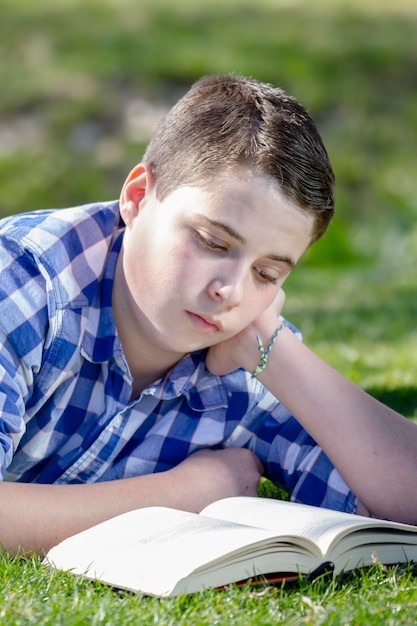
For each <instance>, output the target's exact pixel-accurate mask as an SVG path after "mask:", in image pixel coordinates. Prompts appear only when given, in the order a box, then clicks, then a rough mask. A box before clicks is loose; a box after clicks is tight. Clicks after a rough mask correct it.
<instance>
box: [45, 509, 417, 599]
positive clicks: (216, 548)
mask: <svg viewBox="0 0 417 626" xmlns="http://www.w3.org/2000/svg"><path fill="white" fill-rule="evenodd" d="M412 560H417V526H408V525H406V524H400V523H396V522H388V521H384V520H378V519H370V518H367V517H361V516H358V515H351V514H349V513H339V512H335V511H330V510H328V509H321V508H317V507H312V506H306V505H303V504H294V503H291V502H283V501H279V500H273V499H269V498H255V497H254V498H249V497H235V498H226V499H224V500H219V501H218V502H215V503H213V504H210V505H209V506H207V507H206V508H205V509H204V510H203V511H202V512H201V513H200V514H199V515H197V514H194V513H187V512H184V511H177V510H175V509H169V508H163V507H150V508H144V509H138V510H136V511H132V512H130V513H125V514H123V515H119V516H118V517H115V518H113V519H110V520H108V521H106V522H103V523H101V524H98V525H97V526H94V527H93V528H90V529H88V530H85V531H84V532H81V533H79V534H77V535H74V536H73V537H70V538H68V539H66V540H64V541H63V542H62V543H60V544H59V545H57V546H55V547H54V548H52V549H51V550H50V551H49V552H48V554H47V556H46V558H45V562H46V563H47V564H48V565H50V566H52V567H55V568H57V569H60V570H70V571H71V572H72V573H73V574H80V575H84V576H86V577H88V578H92V579H97V580H100V581H102V582H104V583H107V584H109V585H113V586H115V587H118V588H127V589H131V590H135V591H139V592H142V593H144V594H147V595H155V596H174V595H177V594H180V593H193V592H196V591H201V590H203V589H204V588H207V587H221V586H224V585H227V584H229V583H232V582H238V581H242V580H247V579H250V578H253V577H257V576H266V579H268V575H270V574H285V576H287V575H289V574H290V573H293V575H295V576H298V575H300V574H301V575H307V574H309V573H311V572H313V571H314V570H316V569H317V568H319V567H320V565H321V564H323V563H324V562H328V561H330V562H331V563H332V564H333V566H334V571H335V572H336V573H339V572H342V571H350V570H352V569H354V568H356V567H361V566H367V565H370V564H372V563H374V562H375V561H377V562H380V563H383V564H387V565H388V564H394V563H401V562H407V561H412Z"/></svg>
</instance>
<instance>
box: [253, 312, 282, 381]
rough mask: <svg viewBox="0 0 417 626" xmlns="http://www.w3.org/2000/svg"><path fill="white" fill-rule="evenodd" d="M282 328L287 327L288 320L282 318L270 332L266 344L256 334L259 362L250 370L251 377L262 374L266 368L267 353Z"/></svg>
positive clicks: (269, 351) (268, 353)
mask: <svg viewBox="0 0 417 626" xmlns="http://www.w3.org/2000/svg"><path fill="white" fill-rule="evenodd" d="M284 328H289V324H288V322H286V321H285V320H282V321H281V322H280V323H279V325H278V326H277V328H276V329H275V331H274V332H273V333H272V336H271V339H270V340H269V343H268V344H264V342H263V341H262V338H261V337H260V335H256V341H257V344H258V351H259V362H258V364H257V366H256V367H255V368H254V369H253V370H252V374H251V376H252V378H256V376H258V374H262V372H263V371H264V370H265V369H266V367H267V365H268V361H269V355H270V353H271V352H272V349H273V347H274V345H275V342H276V341H277V339H278V337H279V335H280V334H281V332H282V331H283V330H284Z"/></svg>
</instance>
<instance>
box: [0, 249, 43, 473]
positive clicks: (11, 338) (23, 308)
mask: <svg viewBox="0 0 417 626" xmlns="http://www.w3.org/2000/svg"><path fill="white" fill-rule="evenodd" d="M0 273H1V281H0V480H3V478H4V474H5V471H6V469H7V467H8V465H9V464H10V463H11V461H12V458H13V453H14V450H15V449H16V447H17V445H18V443H19V441H20V439H21V437H22V436H23V434H24V432H25V428H26V427H25V418H26V406H27V403H28V402H29V400H30V398H31V396H32V391H33V386H34V380H35V377H36V374H37V372H38V371H39V369H40V367H41V363H42V350H43V344H44V341H45V335H46V325H47V307H46V295H45V287H44V279H43V278H42V276H41V274H40V272H39V270H38V268H37V266H36V263H35V262H34V260H33V258H32V257H31V255H29V254H27V253H25V252H24V251H22V249H21V248H20V246H19V245H18V244H16V243H14V242H13V241H10V240H7V239H6V240H5V239H1V240H0Z"/></svg>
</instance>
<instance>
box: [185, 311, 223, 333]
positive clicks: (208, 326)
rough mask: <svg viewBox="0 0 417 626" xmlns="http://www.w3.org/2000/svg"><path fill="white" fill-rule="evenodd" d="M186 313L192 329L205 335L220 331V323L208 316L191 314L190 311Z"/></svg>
mask: <svg viewBox="0 0 417 626" xmlns="http://www.w3.org/2000/svg"><path fill="white" fill-rule="evenodd" d="M186 313H187V315H188V317H189V319H190V320H191V323H192V325H193V326H194V328H196V329H197V330H199V331H200V332H203V333H205V334H206V335H211V334H213V333H218V332H219V331H221V330H222V327H221V324H220V322H218V321H217V320H215V319H214V318H212V317H210V316H208V315H205V316H202V315H197V313H191V311H186Z"/></svg>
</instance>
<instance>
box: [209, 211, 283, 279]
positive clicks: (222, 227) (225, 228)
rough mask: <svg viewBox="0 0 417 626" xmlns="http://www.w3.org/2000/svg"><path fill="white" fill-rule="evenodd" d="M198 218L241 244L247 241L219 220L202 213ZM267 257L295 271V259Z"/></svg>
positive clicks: (271, 255)
mask: <svg viewBox="0 0 417 626" xmlns="http://www.w3.org/2000/svg"><path fill="white" fill-rule="evenodd" d="M198 217H199V218H200V219H201V220H202V221H203V222H205V223H206V224H207V225H210V226H214V227H215V228H218V229H219V230H222V231H223V232H225V233H227V234H228V235H229V236H230V237H232V238H233V239H235V240H236V241H238V242H239V243H241V244H245V243H246V239H245V238H244V237H242V235H240V234H239V233H238V232H236V231H235V229H234V228H232V227H231V226H229V225H228V224H225V223H224V222H219V221H217V220H211V219H210V218H209V217H207V216H206V215H202V214H201V213H200V214H198ZM266 256H267V258H268V259H271V260H272V261H277V262H278V263H285V264H286V265H288V266H289V268H290V269H293V268H294V267H295V261H293V259H291V258H290V257H288V256H280V255H277V254H268V255H266Z"/></svg>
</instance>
